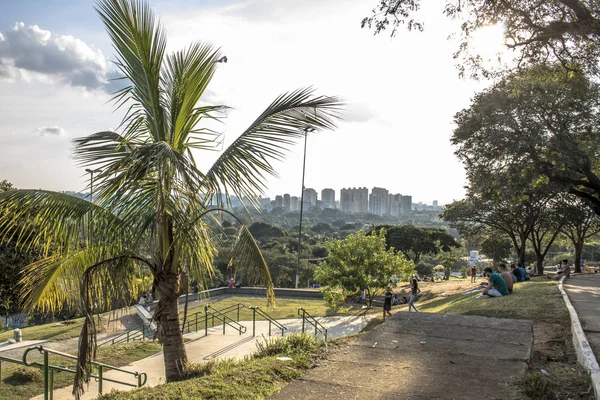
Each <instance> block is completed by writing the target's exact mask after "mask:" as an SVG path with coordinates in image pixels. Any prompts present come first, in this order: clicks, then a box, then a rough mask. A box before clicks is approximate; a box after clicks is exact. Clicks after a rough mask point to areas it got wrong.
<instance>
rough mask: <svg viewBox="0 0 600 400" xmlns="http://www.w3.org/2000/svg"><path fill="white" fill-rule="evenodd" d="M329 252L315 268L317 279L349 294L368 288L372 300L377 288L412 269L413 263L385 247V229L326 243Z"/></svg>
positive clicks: (386, 284)
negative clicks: (324, 259)
mask: <svg viewBox="0 0 600 400" xmlns="http://www.w3.org/2000/svg"><path fill="white" fill-rule="evenodd" d="M327 250H328V251H329V255H328V257H327V260H326V261H323V262H321V263H320V264H319V266H318V267H317V270H316V271H315V279H316V280H317V282H319V283H321V284H325V285H329V286H331V288H332V289H333V290H335V289H342V290H344V291H346V292H349V293H356V292H358V291H359V290H363V289H365V290H367V293H368V295H369V301H372V299H373V295H374V294H375V291H376V289H383V288H385V287H386V286H388V285H389V281H390V279H391V278H392V277H394V276H397V275H405V276H406V277H408V275H410V274H412V273H413V272H414V264H413V263H412V262H411V261H409V260H407V259H406V258H405V257H404V256H402V255H399V254H396V253H395V252H394V251H393V250H391V249H389V248H387V246H386V240H385V231H384V230H379V231H378V232H376V233H374V234H371V235H367V234H366V233H365V232H364V231H359V232H357V233H356V234H351V235H349V236H348V237H346V238H345V239H343V240H336V241H333V242H328V243H327Z"/></svg>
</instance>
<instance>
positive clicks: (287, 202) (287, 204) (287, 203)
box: [283, 193, 290, 211]
mask: <svg viewBox="0 0 600 400" xmlns="http://www.w3.org/2000/svg"><path fill="white" fill-rule="evenodd" d="M283 208H285V211H290V195H289V194H287V193H286V194H284V195H283Z"/></svg>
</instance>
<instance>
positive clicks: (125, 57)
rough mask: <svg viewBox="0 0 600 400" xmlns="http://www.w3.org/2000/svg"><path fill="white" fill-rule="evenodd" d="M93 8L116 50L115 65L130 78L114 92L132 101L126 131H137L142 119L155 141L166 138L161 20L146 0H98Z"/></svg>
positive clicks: (118, 96)
mask: <svg viewBox="0 0 600 400" xmlns="http://www.w3.org/2000/svg"><path fill="white" fill-rule="evenodd" d="M96 10H97V11H98V14H99V15H100V18H101V20H102V22H103V23H104V26H105V28H106V31H107V32H108V34H109V36H110V38H111V41H112V44H113V48H114V49H115V51H116V52H117V55H116V56H117V59H118V62H117V63H116V65H117V67H118V68H119V69H120V70H121V72H122V73H123V75H124V76H125V77H126V78H128V79H129V80H130V81H131V86H129V87H126V88H124V89H122V90H121V91H120V92H118V93H117V95H116V99H117V101H119V102H120V104H125V103H127V102H128V101H129V100H130V101H131V102H132V103H133V104H132V106H131V108H130V109H129V110H128V113H127V115H126V117H125V120H127V121H128V123H127V131H129V132H130V133H133V132H137V131H138V129H137V128H139V123H142V124H144V125H146V129H143V131H145V132H148V133H149V134H150V135H151V136H152V138H153V140H154V141H155V142H158V141H161V140H165V137H164V134H165V132H166V130H165V112H164V109H163V104H162V102H161V91H160V87H161V85H160V83H161V78H160V73H161V68H162V63H163V58H164V54H165V47H166V37H165V34H164V31H163V28H162V26H161V24H160V23H159V22H158V21H156V20H155V17H154V13H153V12H152V9H151V8H150V6H149V5H148V3H147V2H145V1H140V0H99V1H98V3H97V7H96ZM132 127H136V129H131V128H132ZM126 136H127V135H126Z"/></svg>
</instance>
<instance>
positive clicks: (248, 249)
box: [229, 225, 275, 307]
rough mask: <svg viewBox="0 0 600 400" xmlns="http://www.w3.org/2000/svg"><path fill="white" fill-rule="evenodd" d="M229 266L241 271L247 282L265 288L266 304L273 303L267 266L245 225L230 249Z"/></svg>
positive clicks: (273, 295)
mask: <svg viewBox="0 0 600 400" xmlns="http://www.w3.org/2000/svg"><path fill="white" fill-rule="evenodd" d="M229 267H234V268H235V270H236V272H237V271H241V272H243V274H244V277H245V278H246V279H247V280H248V281H249V283H258V284H259V285H261V286H264V287H265V288H266V289H267V305H268V306H269V307H271V306H273V305H274V304H275V291H274V290H273V280H272V279H271V272H269V266H268V265H267V262H266V261H265V258H264V257H263V255H262V253H261V251H260V248H259V247H258V243H256V240H254V237H253V236H252V234H251V233H250V231H249V230H248V228H247V227H246V226H245V225H242V226H241V228H240V230H239V232H238V236H237V238H236V241H235V244H234V246H233V248H232V250H231V258H230V261H229Z"/></svg>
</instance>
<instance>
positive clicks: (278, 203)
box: [273, 195, 283, 208]
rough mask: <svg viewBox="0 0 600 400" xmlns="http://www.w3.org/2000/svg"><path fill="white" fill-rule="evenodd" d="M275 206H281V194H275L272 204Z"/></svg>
mask: <svg viewBox="0 0 600 400" xmlns="http://www.w3.org/2000/svg"><path fill="white" fill-rule="evenodd" d="M273 207H275V208H283V196H280V195H277V196H275V204H273Z"/></svg>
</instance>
